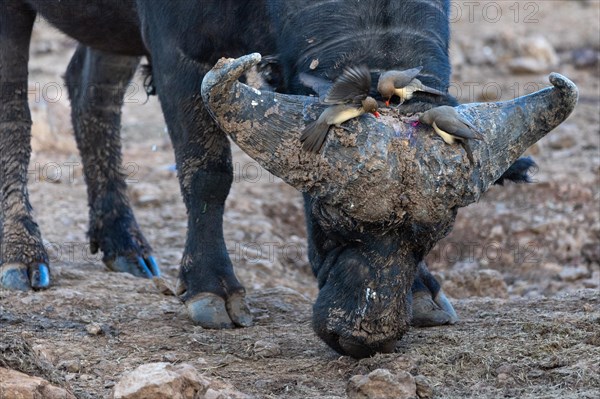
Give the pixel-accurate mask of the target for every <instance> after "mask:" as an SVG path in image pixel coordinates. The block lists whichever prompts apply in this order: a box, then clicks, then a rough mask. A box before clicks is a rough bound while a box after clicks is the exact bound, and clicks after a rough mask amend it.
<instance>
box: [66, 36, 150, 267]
mask: <svg viewBox="0 0 600 399" xmlns="http://www.w3.org/2000/svg"><path fill="white" fill-rule="evenodd" d="M138 62H139V58H137V57H128V56H123V55H116V54H110V53H105V52H101V51H97V50H93V49H91V48H89V47H85V46H82V45H79V46H78V47H77V50H76V51H75V54H74V55H73V57H72V58H71V61H70V63H69V67H68V69H67V74H66V83H67V87H68V90H69V97H70V99H71V109H72V112H71V120H72V122H73V129H74V130H75V138H76V141H77V147H78V148H79V152H80V153H81V159H82V162H83V171H84V176H85V181H86V183H87V191H88V203H89V212H90V227H89V232H88V235H89V239H90V251H91V252H92V253H96V252H97V251H98V250H101V251H102V253H103V258H102V260H103V261H104V264H105V265H106V266H107V267H108V268H109V269H111V270H114V271H119V272H127V273H130V274H133V275H135V276H140V277H148V278H150V277H152V276H156V275H159V270H158V265H157V263H156V261H155V259H154V257H153V256H152V248H151V247H150V245H149V244H148V242H147V241H146V239H145V238H144V236H143V235H142V233H141V231H140V228H139V226H138V224H137V222H136V220H135V217H134V214H133V211H132V209H131V205H130V203H129V199H128V198H127V192H126V189H127V186H126V182H125V175H124V174H123V168H122V165H121V140H120V128H121V107H122V105H123V97H124V95H125V91H126V89H127V86H128V84H129V82H130V80H131V78H132V77H133V74H134V73H135V70H136V68H137V65H138Z"/></svg>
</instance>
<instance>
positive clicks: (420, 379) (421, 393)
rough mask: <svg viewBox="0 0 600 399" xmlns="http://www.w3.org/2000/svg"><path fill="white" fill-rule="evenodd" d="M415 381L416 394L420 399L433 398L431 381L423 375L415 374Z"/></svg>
mask: <svg viewBox="0 0 600 399" xmlns="http://www.w3.org/2000/svg"><path fill="white" fill-rule="evenodd" d="M415 383H416V384H417V396H418V397H419V398H421V399H430V398H433V395H434V392H433V388H432V387H431V382H430V381H429V380H428V379H427V377H425V376H424V375H417V376H415Z"/></svg>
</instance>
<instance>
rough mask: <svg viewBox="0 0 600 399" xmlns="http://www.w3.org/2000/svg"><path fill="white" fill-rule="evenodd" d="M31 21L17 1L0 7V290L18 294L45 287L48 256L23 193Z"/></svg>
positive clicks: (9, 0) (28, 148) (28, 140)
mask: <svg viewBox="0 0 600 399" xmlns="http://www.w3.org/2000/svg"><path fill="white" fill-rule="evenodd" d="M34 19H35V14H34V13H33V12H32V11H30V10H28V9H27V8H26V7H23V6H22V5H21V2H19V1H13V0H5V1H2V2H0V287H1V288H8V289H16V290H23V291H26V290H29V289H31V288H45V287H47V286H48V285H49V284H50V275H49V271H48V255H47V253H46V250H45V249H44V245H43V243H42V237H41V234H40V230H39V228H38V225H37V223H36V222H35V221H34V220H33V217H32V216H31V205H30V203H29V198H28V194H27V167H28V165H29V158H30V156H31V115H30V112H29V106H28V104H27V63H28V61H29V39H30V37H31V29H32V27H33V21H34Z"/></svg>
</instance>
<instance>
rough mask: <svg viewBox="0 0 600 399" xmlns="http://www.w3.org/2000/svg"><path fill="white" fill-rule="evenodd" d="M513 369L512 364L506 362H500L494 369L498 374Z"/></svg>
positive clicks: (507, 372)
mask: <svg viewBox="0 0 600 399" xmlns="http://www.w3.org/2000/svg"><path fill="white" fill-rule="evenodd" d="M512 370H513V366H512V365H511V364H508V363H503V364H501V365H500V366H499V367H498V368H497V369H496V373H497V374H498V375H500V374H510V373H511V372H512Z"/></svg>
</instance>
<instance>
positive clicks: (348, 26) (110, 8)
mask: <svg viewBox="0 0 600 399" xmlns="http://www.w3.org/2000/svg"><path fill="white" fill-rule="evenodd" d="M448 13H449V3H448V1H446V0H411V1H396V0H389V1H381V0H362V1H358V0H347V1H343V0H338V1H318V2H307V1H305V0H218V1H217V0H214V1H209V0H202V1H183V0H182V1H176V0H172V1H163V0H137V1H135V0H94V1H90V2H82V1H80V0H2V2H1V3H0V84H1V85H2V91H1V93H0V118H1V119H0V196H1V199H2V207H1V212H2V213H1V214H0V216H1V217H0V223H1V229H0V242H1V243H2V252H0V254H1V256H2V257H1V259H0V262H1V265H2V266H1V268H2V269H1V270H0V283H1V285H2V286H4V287H7V288H13V289H23V290H25V289H29V288H31V287H32V288H45V287H47V286H48V285H49V284H50V280H49V274H48V256H47V254H46V252H45V250H44V247H43V245H42V240H41V235H40V232H39V229H38V227H37V225H36V223H35V222H34V220H33V218H32V216H31V206H30V205H29V201H28V198H27V188H26V180H27V173H26V172H27V164H28V161H29V156H30V151H31V150H30V144H29V142H30V126H31V120H30V116H29V109H28V106H27V61H28V49H29V39H30V35H31V29H32V25H33V22H34V19H35V17H36V15H37V14H40V15H42V16H43V17H45V18H46V19H47V20H48V21H50V23H52V24H53V25H54V26H56V27H57V28H59V29H60V30H62V31H63V32H65V33H66V34H68V35H70V36H71V37H73V38H75V39H77V40H78V41H79V43H80V45H79V46H78V48H77V50H76V52H75V54H74V55H73V58H72V59H71V62H70V64H69V67H68V70H67V74H66V81H67V86H68V88H69V96H70V98H71V103H72V122H73V126H74V130H75V135H76V140H77V144H78V147H79V150H80V152H81V157H82V160H83V164H84V174H85V179H86V182H87V185H88V201H89V207H90V229H89V238H90V244H91V249H92V251H97V250H101V251H102V252H103V255H104V257H103V260H104V263H105V264H106V265H107V266H108V267H109V268H110V269H112V270H118V271H127V272H130V273H132V274H136V275H140V276H144V277H150V276H152V275H155V274H158V267H157V265H156V262H155V261H154V258H153V257H152V250H151V248H150V246H149V245H148V243H147V241H146V240H145V239H144V237H143V235H142V233H141V232H140V230H139V228H138V226H137V223H136V221H135V218H134V216H133V212H132V210H131V206H130V204H129V200H128V199H127V197H126V195H125V181H124V177H123V176H122V174H121V173H120V172H119V170H120V163H121V152H120V139H119V128H120V107H121V105H122V98H123V95H124V88H125V87H126V85H127V83H128V82H129V80H130V79H131V78H132V76H133V73H134V71H135V69H136V67H137V65H138V62H139V58H140V57H141V56H144V55H145V56H147V57H148V60H149V62H150V64H151V69H152V72H151V73H152V85H153V87H154V88H155V89H156V92H157V94H158V96H159V98H160V101H161V106H162V108H163V112H164V114H165V119H166V122H167V125H168V127H169V133H170V136H171V140H172V142H173V146H174V149H175V156H176V162H177V170H178V176H179V181H180V186H181V191H182V194H183V198H184V202H185V205H186V207H187V210H188V236H187V241H186V246H185V251H184V255H183V260H182V264H181V269H180V275H179V283H180V288H181V291H180V294H181V298H182V300H183V301H184V302H185V303H186V307H187V309H188V313H189V315H190V317H191V318H192V320H193V321H194V322H196V323H198V324H200V325H202V326H204V327H210V328H226V327H232V326H248V325H250V324H251V322H252V319H251V314H250V312H249V310H248V308H247V306H246V303H245V299H244V288H243V287H242V285H241V284H240V283H239V282H238V280H237V278H236V277H235V275H234V272H233V268H232V265H231V261H230V260H229V257H228V254H227V249H226V246H225V241H224V238H223V231H222V216H223V211H224V202H225V199H226V197H227V195H228V192H229V188H230V185H231V182H232V165H231V151H230V147H229V142H228V140H227V137H226V135H225V134H223V132H222V131H221V129H222V130H224V131H226V132H228V133H229V134H230V135H232V137H233V138H234V140H236V141H237V142H238V143H239V144H240V146H241V147H242V148H243V149H244V150H245V151H246V152H248V153H249V154H250V155H251V156H253V157H255V158H256V159H257V160H259V161H260V162H261V163H262V164H263V165H264V166H265V167H267V168H268V169H269V170H271V171H272V172H274V173H275V174H277V175H279V176H281V177H283V178H284V179H285V180H286V181H287V182H289V183H290V184H292V185H293V186H295V187H297V188H299V189H300V190H302V191H304V192H305V204H306V206H305V208H306V216H307V224H308V232H309V251H310V254H309V257H310V261H311V264H312V266H313V271H314V273H315V275H316V276H317V278H318V281H319V288H320V293H319V297H318V299H317V301H316V303H315V305H314V317H313V326H314V329H315V331H316V332H317V334H318V335H319V336H320V337H321V338H322V339H323V340H324V341H325V342H327V343H328V344H329V345H330V346H331V347H332V348H334V349H336V350H337V351H339V352H340V353H345V354H349V355H352V356H355V357H364V356H368V355H370V354H372V353H374V352H377V351H391V350H393V348H394V345H395V342H396V341H397V340H398V339H399V338H400V337H401V336H402V335H403V334H404V333H405V332H406V330H407V329H408V325H409V322H410V320H411V302H414V303H413V305H414V306H413V307H412V311H413V313H415V314H414V315H413V316H412V317H413V319H414V320H415V321H416V322H417V323H418V324H443V323H447V322H452V321H454V320H455V317H456V315H455V313H454V311H453V309H452V306H451V305H450V303H449V302H448V301H447V300H446V299H445V298H444V296H443V293H442V292H441V291H440V287H439V284H437V282H436V281H435V280H434V279H433V278H432V277H431V275H430V274H429V272H428V271H427V268H426V265H425V263H424V261H423V258H424V257H425V255H426V254H427V253H428V251H429V250H430V249H431V248H432V247H433V245H434V244H435V243H436V242H437V241H438V240H439V239H441V238H442V237H444V236H445V235H446V234H447V233H448V232H449V231H450V229H451V227H452V224H453V221H454V218H455V216H456V212H457V209H458V208H459V207H461V206H465V205H467V204H468V203H470V202H473V201H475V200H477V198H479V196H480V195H481V194H482V192H483V191H485V189H487V187H489V185H491V184H493V183H494V182H500V183H501V182H503V181H504V180H505V179H510V180H516V181H522V180H527V177H526V175H527V170H528V168H529V167H530V166H531V165H532V162H531V161H528V160H520V161H517V162H516V163H514V165H513V162H515V160H516V159H517V157H518V156H519V155H520V154H521V153H522V152H523V151H524V150H525V149H526V148H527V146H528V145H530V144H532V143H533V142H535V141H536V140H538V139H539V138H541V137H542V136H543V135H544V134H545V133H547V132H548V131H549V130H551V129H552V128H553V127H555V126H556V125H558V124H559V123H560V122H561V121H562V120H564V118H566V116H568V114H569V113H570V111H571V110H572V107H573V105H574V101H575V100H574V98H576V94H574V93H576V91H575V89H574V87H573V86H572V85H571V84H570V82H568V81H567V80H565V79H564V78H562V77H559V76H554V77H553V83H554V84H555V86H557V89H555V90H552V89H550V91H545V92H542V93H541V94H538V95H537V96H532V97H531V98H523V99H519V101H518V102H515V103H514V104H510V105H506V104H499V105H489V106H482V105H474V106H469V105H467V106H464V107H463V108H462V111H461V112H462V113H463V114H464V115H465V117H467V118H468V119H470V120H471V121H472V122H473V123H474V124H475V125H476V126H477V127H479V128H480V129H481V130H482V131H485V132H486V142H485V143H478V144H474V146H473V154H474V157H475V165H474V166H473V167H471V166H470V165H469V162H468V161H466V162H465V158H464V157H463V153H462V152H461V151H462V150H461V149H460V147H454V146H447V145H445V144H443V143H442V142H441V141H439V140H434V139H433V138H432V135H428V134H426V133H427V132H428V131H430V130H429V129H426V128H424V127H422V126H417V124H415V123H413V122H410V121H409V120H407V121H406V123H405V121H402V123H400V124H398V123H392V122H390V121H388V122H389V123H388V124H385V123H378V122H375V121H373V120H371V119H369V118H361V119H360V120H357V121H352V122H351V123H350V124H349V125H351V126H352V127H353V128H354V129H356V140H355V145H352V146H348V145H346V144H343V143H341V142H340V140H339V139H338V138H336V136H335V135H330V136H333V138H330V139H329V140H328V142H327V143H326V145H325V148H324V152H323V154H322V155H314V154H306V153H302V151H301V150H300V143H299V140H298V138H299V136H300V133H299V132H300V131H301V128H302V127H303V126H305V124H306V123H307V122H308V121H309V120H312V119H314V118H315V117H316V113H317V112H318V111H319V110H321V109H322V108H320V105H319V104H316V103H315V100H314V98H310V97H303V96H298V95H299V94H309V91H308V89H307V88H305V87H303V86H302V85H301V84H300V82H299V80H298V75H299V74H300V73H301V72H310V73H313V74H316V75H318V76H320V77H324V78H328V79H334V78H335V77H336V76H338V75H339V74H340V72H341V71H342V69H343V68H344V67H345V66H350V65H357V64H367V65H368V66H369V67H370V68H371V70H372V71H373V73H374V74H375V75H377V71H385V70H389V69H408V68H412V67H416V66H423V70H422V72H421V75H420V76H419V79H421V80H422V81H423V83H424V84H426V85H428V86H431V87H435V88H437V89H439V90H442V91H444V92H447V88H448V85H449V78H450V62H449V60H448V43H449V23H448ZM253 51H258V52H261V53H263V54H276V55H277V59H278V60H279V63H280V64H279V65H280V67H281V69H282V71H283V82H282V84H281V87H282V91H285V92H287V93H288V94H289V93H293V94H296V96H290V95H285V94H274V93H267V92H264V93H261V92H258V91H256V90H250V89H248V88H247V87H246V86H243V85H241V84H239V83H236V81H237V79H238V77H240V75H241V74H242V73H243V72H244V71H245V70H246V69H247V68H249V67H251V66H252V65H255V64H256V63H258V62H259V61H260V56H258V55H251V56H248V57H243V58H241V59H239V60H237V61H231V62H230V61H224V60H222V61H220V62H219V64H218V65H217V68H216V69H214V70H213V71H211V72H210V73H209V74H208V75H207V76H206V79H204V82H203V77H204V75H205V74H206V72H207V71H208V70H209V69H210V66H212V65H213V64H214V63H215V62H216V61H217V60H218V59H219V58H220V57H223V56H227V57H237V56H240V55H242V54H246V53H250V52H253ZM202 82H203V83H202ZM373 82H374V84H376V82H377V79H373ZM201 83H202V93H201V91H200V87H201ZM90 87H93V88H94V90H93V93H92V92H91V91H90V90H88V89H89V88H90ZM115 94H117V96H115ZM201 94H202V95H201ZM91 95H93V96H94V100H95V101H94V102H93V103H91V102H90V101H89V98H90V96H91ZM115 98H117V100H115ZM204 102H206V104H207V105H206V106H205V104H204ZM442 104H444V105H457V104H456V100H455V99H453V98H452V97H451V96H450V95H447V96H441V97H436V96H431V95H429V94H427V93H420V94H417V95H415V97H414V98H413V99H411V100H410V101H407V102H406V103H404V104H403V105H402V106H401V107H399V108H398V110H399V112H400V113H402V114H406V115H408V114H409V113H414V112H421V111H424V110H427V109H429V108H431V107H433V106H436V105H442ZM211 115H212V116H213V117H214V118H215V119H216V120H217V121H218V125H217V123H215V122H214V121H213V118H212V117H211ZM219 127H220V128H221V129H220V128H219ZM367 132H368V134H367ZM98 165H101V167H98ZM511 165H512V166H511ZM411 293H412V295H411ZM417 301H419V303H418V304H417V303H416V302H417ZM434 302H435V303H434ZM438 305H439V306H440V308H438V307H437V306H438Z"/></svg>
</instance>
